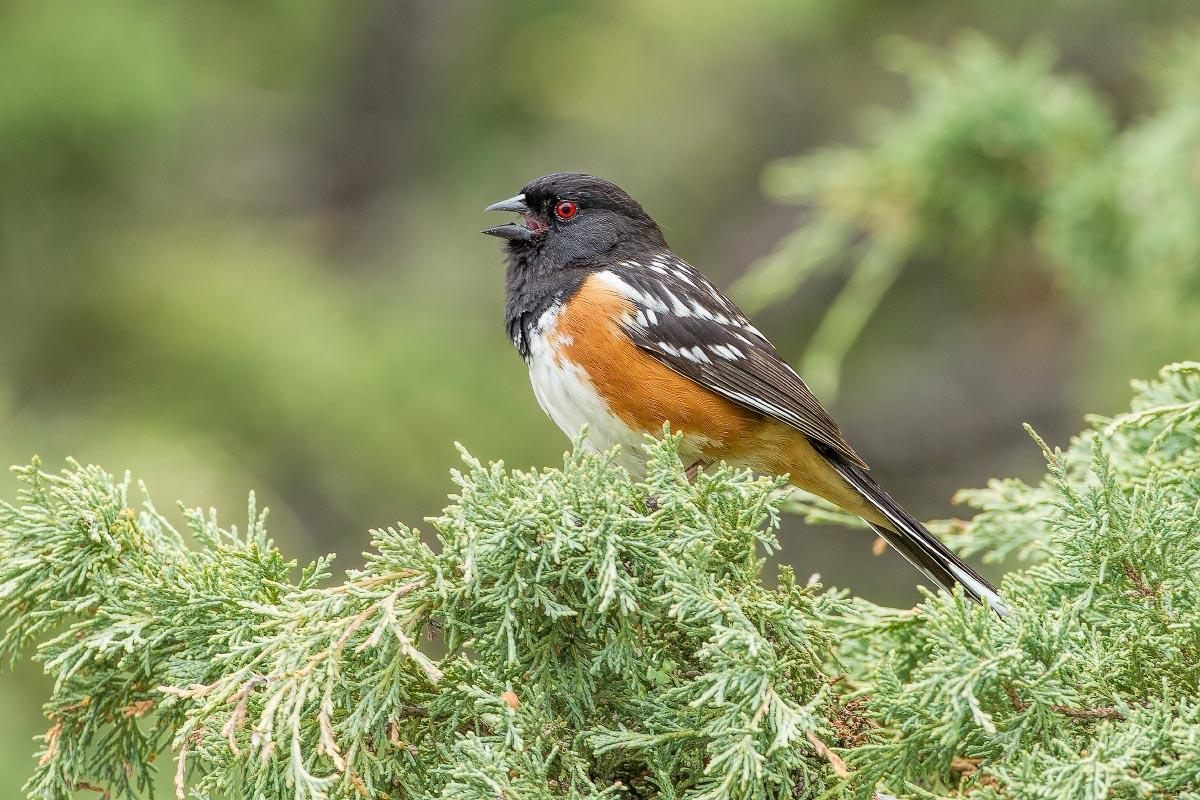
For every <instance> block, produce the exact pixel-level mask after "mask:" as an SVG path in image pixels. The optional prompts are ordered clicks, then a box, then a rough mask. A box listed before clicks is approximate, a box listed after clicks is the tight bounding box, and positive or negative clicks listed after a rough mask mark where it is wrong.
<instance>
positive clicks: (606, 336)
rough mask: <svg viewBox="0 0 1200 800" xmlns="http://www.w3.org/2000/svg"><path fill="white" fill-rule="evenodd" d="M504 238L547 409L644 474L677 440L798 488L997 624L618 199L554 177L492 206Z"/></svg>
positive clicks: (965, 571)
mask: <svg viewBox="0 0 1200 800" xmlns="http://www.w3.org/2000/svg"><path fill="white" fill-rule="evenodd" d="M487 210H488V211H510V212H513V213H516V214H520V215H521V217H522V223H509V224H507V225H500V226H498V227H495V228H489V229H488V230H486V231H484V233H487V234H490V235H492V236H499V237H501V238H503V239H507V240H508V244H507V248H506V249H507V251H508V276H507V305H506V309H505V317H506V323H507V326H508V335H509V338H510V339H512V342H513V344H514V345H516V347H517V350H518V351H519V352H520V354H521V357H522V358H524V359H525V362H526V364H528V366H529V376H530V379H531V381H532V383H533V392H534V394H535V395H536V396H537V400H538V403H540V404H541V406H542V409H543V410H544V411H545V412H546V413H547V414H548V415H549V416H550V418H551V419H552V420H554V422H555V423H556V424H557V425H558V426H559V427H560V428H562V429H563V430H564V431H565V432H566V433H567V434H568V435H572V436H574V435H575V434H576V433H578V432H579V430H580V428H581V427H582V426H583V425H584V423H586V424H587V425H588V443H589V445H590V446H592V447H594V448H596V449H600V450H603V449H608V448H610V447H612V446H613V445H615V444H621V445H622V448H621V456H620V457H621V458H622V459H623V461H624V464H625V466H627V467H629V468H631V469H633V470H638V469H639V468H640V466H641V465H640V464H639V463H638V460H637V459H638V457H639V455H640V454H641V453H642V450H641V448H640V446H639V445H640V443H641V441H642V437H643V434H645V433H655V432H659V431H661V430H662V428H663V423H670V426H671V430H674V431H679V432H681V433H682V434H683V443H682V452H681V455H682V456H683V457H684V459H685V463H687V462H690V461H694V462H695V464H696V465H699V466H702V465H704V464H708V463H710V462H713V461H717V460H725V461H729V462H731V463H737V464H741V465H745V466H748V467H750V468H752V469H754V470H758V471H761V472H768V473H775V474H784V473H787V474H788V475H789V476H790V479H791V482H792V483H793V484H795V485H796V486H799V487H801V488H803V489H807V490H808V491H810V492H813V493H815V494H818V495H820V496H821V497H824V498H825V499H827V500H829V501H831V502H833V503H836V504H837V505H839V506H841V507H842V508H844V509H846V510H847V511H850V512H852V513H854V514H857V515H858V516H860V517H862V518H863V519H864V520H866V521H867V522H868V523H870V525H871V527H873V528H874V529H875V530H876V531H878V533H879V535H880V536H882V537H883V538H884V539H886V540H887V542H888V543H889V544H890V545H891V546H892V547H894V548H896V549H897V550H898V551H900V553H901V554H902V555H903V556H904V557H905V558H907V559H908V560H909V561H910V562H912V563H913V565H915V566H916V567H917V568H918V569H920V570H921V571H922V572H924V573H925V574H926V575H927V576H929V578H930V579H932V580H934V581H936V582H937V583H938V584H940V585H941V586H943V587H945V588H947V589H949V588H952V587H953V586H955V585H956V584H958V585H961V586H962V587H963V589H964V591H965V592H966V594H967V595H968V596H969V597H971V598H974V599H975V600H978V601H985V602H987V603H988V604H989V605H991V606H992V607H993V608H995V609H996V610H997V611H1000V612H1001V613H1003V605H1002V604H1001V601H1000V598H999V596H998V595H997V593H996V590H995V589H994V588H992V586H991V585H990V584H989V583H988V582H987V581H986V580H984V579H983V578H982V577H980V576H979V574H978V573H977V572H975V570H973V569H971V568H970V567H969V566H967V565H966V564H965V563H963V561H962V560H961V559H960V558H959V557H958V556H956V555H955V554H954V553H953V552H951V551H950V549H949V548H948V547H946V546H945V545H944V544H942V543H941V542H940V541H938V540H937V539H936V538H934V536H933V535H932V534H930V533H929V531H927V530H926V529H925V527H924V526H923V525H922V524H921V523H920V522H918V521H917V520H916V519H915V518H914V517H913V516H912V515H911V514H909V513H908V512H907V511H905V510H904V509H903V508H902V507H901V506H900V504H899V503H897V502H896V501H895V500H893V499H892V498H891V496H889V495H888V494H887V492H885V491H883V489H881V488H880V487H879V485H878V484H877V483H875V481H874V480H872V479H871V477H870V476H869V475H868V474H867V464H866V462H864V461H863V460H862V458H861V457H859V455H858V454H857V453H856V452H854V449H853V448H852V447H851V446H850V445H849V444H848V443H847V442H846V440H845V439H844V438H843V437H842V433H841V431H840V430H839V429H838V426H837V423H835V422H834V421H833V419H832V418H831V417H830V416H829V413H828V412H827V411H826V410H825V409H824V408H822V407H821V404H820V403H819V402H818V401H817V399H816V398H815V397H814V396H813V394H812V392H810V391H809V389H808V387H807V386H805V385H804V381H802V380H801V379H800V377H799V376H798V375H797V374H796V372H795V371H794V370H793V369H792V368H791V367H790V366H788V364H787V362H786V361H784V360H783V359H782V358H780V356H779V354H778V353H776V352H775V348H774V347H772V346H771V343H770V342H769V341H767V338H766V337H765V336H763V334H762V333H760V332H759V330H758V329H757V328H755V327H754V325H753V324H751V322H750V320H748V319H747V318H746V315H745V314H743V313H742V312H741V311H740V310H738V308H737V306H735V305H734V304H733V303H732V302H731V301H730V300H729V298H727V297H726V296H725V295H724V294H722V293H721V292H720V291H719V290H718V289H717V288H716V287H715V286H713V285H712V283H710V282H709V281H708V279H707V278H705V277H704V276H703V275H701V274H700V273H699V272H698V271H696V270H695V269H694V268H693V267H691V266H690V265H689V264H687V263H686V262H684V261H683V260H682V259H681V258H679V257H678V256H677V255H675V254H674V253H672V252H671V251H670V249H669V248H668V247H667V243H666V241H665V240H664V239H663V235H662V231H661V230H659V227H658V225H657V224H656V223H655V222H654V220H653V219H651V218H650V215H649V214H647V213H646V212H645V211H644V210H643V209H642V207H641V206H640V205H638V203H637V202H636V201H635V200H633V198H631V197H630V196H629V195H628V194H626V193H625V192H624V191H623V190H622V189H621V188H620V187H618V186H616V185H614V184H612V183H609V182H608V181H605V180H601V179H599V178H594V177H592V176H590V175H580V174H575V173H557V174H554V175H546V176H545V177H542V178H538V179H537V180H535V181H532V182H531V183H529V184H528V185H527V186H526V187H525V188H524V189H523V190H522V191H521V193H520V194H518V195H517V196H515V197H512V198H510V199H508V200H504V201H501V202H499V203H495V204H493V205H491V206H488V208H487Z"/></svg>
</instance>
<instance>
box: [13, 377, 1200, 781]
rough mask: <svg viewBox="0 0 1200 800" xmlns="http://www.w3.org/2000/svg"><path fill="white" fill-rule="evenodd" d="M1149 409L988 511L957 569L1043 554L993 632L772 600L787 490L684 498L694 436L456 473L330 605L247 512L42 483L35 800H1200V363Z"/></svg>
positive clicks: (379, 534)
mask: <svg viewBox="0 0 1200 800" xmlns="http://www.w3.org/2000/svg"><path fill="white" fill-rule="evenodd" d="M1135 391H1136V397H1135V400H1134V403H1133V405H1132V408H1131V411H1130V412H1129V413H1128V414H1125V415H1120V416H1118V417H1116V418H1113V419H1104V418H1094V419H1092V420H1091V425H1090V428H1089V430H1088V431H1086V432H1085V433H1083V434H1081V435H1080V436H1079V437H1077V438H1076V439H1075V440H1074V441H1073V442H1072V443H1071V445H1070V447H1069V448H1068V449H1067V450H1065V451H1057V450H1052V449H1050V448H1049V447H1047V446H1046V445H1045V444H1044V443H1042V442H1041V441H1040V440H1038V443H1039V444H1040V445H1041V446H1042V447H1043V449H1044V451H1045V455H1046V459H1047V463H1048V465H1049V466H1048V472H1047V475H1046V478H1045V479H1044V480H1043V481H1042V482H1041V483H1040V484H1039V485H1037V486H1029V485H1026V484H1024V483H1021V482H1019V481H1004V482H995V483H993V484H992V485H991V486H990V487H989V488H987V489H984V490H976V491H972V492H967V493H963V495H962V497H963V499H964V500H965V501H966V502H968V503H969V504H971V505H973V506H974V507H976V508H977V509H979V510H980V513H979V514H978V515H977V516H976V517H975V518H974V519H973V520H971V521H968V522H960V523H956V524H954V525H947V526H945V528H946V531H947V535H948V536H949V537H951V538H952V539H953V541H954V543H955V546H956V547H960V548H962V547H963V546H964V545H969V547H970V548H971V549H973V550H975V551H977V552H982V553H984V554H985V555H987V554H996V553H999V554H1003V555H1012V554H1017V555H1020V556H1022V557H1023V558H1024V559H1025V560H1026V561H1027V562H1028V566H1026V567H1024V568H1023V569H1021V570H1019V571H1017V572H1013V573H1011V574H1009V575H1008V576H1007V577H1006V579H1005V581H1004V583H1003V585H1002V592H1003V593H1004V595H1005V597H1006V600H1007V602H1008V604H1009V606H1010V608H1011V613H1010V615H1009V617H1008V618H1006V619H1005V620H1003V621H1001V620H1000V619H998V618H997V617H996V616H995V615H994V614H991V613H989V612H988V611H987V610H985V609H982V608H979V607H977V606H974V605H972V604H969V603H967V602H966V601H965V600H964V599H963V598H962V597H961V596H957V595H956V596H949V595H930V597H929V598H928V599H927V600H926V601H925V602H924V603H922V604H921V605H920V606H918V607H917V608H916V609H913V610H897V609H888V608H883V607H879V606H875V605H873V604H870V603H868V602H866V601H863V600H861V599H851V598H849V597H847V596H846V594H845V593H844V592H838V591H830V592H824V591H821V590H820V587H817V586H810V585H800V584H798V583H797V582H796V581H795V580H794V578H793V576H792V574H791V572H790V570H786V569H784V570H781V577H780V580H779V582H778V585H776V586H774V587H768V586H767V585H765V584H764V582H763V580H762V568H763V565H764V561H765V559H764V558H763V554H767V555H769V554H770V553H772V552H773V551H774V550H775V548H776V547H777V546H778V543H777V542H776V540H775V537H774V534H773V533H772V531H773V529H774V527H775V525H776V524H777V522H778V515H779V511H780V509H781V507H782V504H783V503H784V496H783V494H782V493H781V492H780V491H779V490H780V488H781V482H780V481H779V480H777V479H766V478H756V477H754V476H752V475H750V474H748V473H745V472H738V471H736V470H733V469H731V468H728V467H722V468H720V469H718V470H715V471H713V472H712V473H710V474H702V475H700V476H698V477H697V479H696V480H695V481H694V482H691V483H689V482H688V480H687V479H686V477H685V475H684V469H683V464H682V463H681V462H680V460H679V458H678V455H677V453H676V451H675V445H676V440H675V439H674V438H668V439H666V440H665V441H663V442H650V443H648V444H647V447H648V452H649V455H650V464H649V469H648V471H647V474H646V476H645V478H644V479H642V480H635V479H633V478H631V477H630V475H629V474H628V473H626V472H625V471H624V470H622V469H620V468H619V467H617V466H615V465H614V464H613V463H612V460H611V457H610V456H603V455H595V454H591V453H588V452H587V451H586V450H585V449H584V448H582V447H581V446H578V445H577V446H576V447H575V448H574V450H573V451H572V452H571V453H570V454H568V456H567V458H566V460H565V462H564V465H563V467H562V468H561V469H543V470H539V471H534V472H521V471H513V470H507V469H506V468H505V467H504V466H503V465H502V464H492V465H486V466H485V465H483V464H481V463H479V462H478V461H476V460H475V459H473V458H472V457H470V456H469V455H467V454H466V453H465V452H464V459H465V463H466V466H465V468H464V469H463V470H462V471H461V472H459V473H455V475H454V480H455V482H456V484H457V486H458V492H457V494H456V495H455V496H453V497H452V498H451V503H450V505H449V506H448V507H447V508H446V510H445V511H444V512H443V513H442V515H441V516H439V517H437V518H435V519H431V520H430V524H431V525H432V528H433V534H434V538H435V539H436V543H435V545H434V546H429V545H427V544H426V543H424V542H423V541H422V539H421V538H420V536H419V535H418V534H417V532H416V531H414V530H412V529H409V528H403V527H400V528H395V529H387V530H378V531H374V532H373V533H372V547H371V550H370V551H369V553H368V555H367V560H366V564H365V566H364V568H363V569H361V570H351V571H349V572H347V573H346V575H345V578H344V580H342V581H341V582H331V581H330V575H329V569H328V566H329V565H328V560H327V559H324V560H320V561H318V562H316V563H314V564H311V565H309V566H307V567H305V568H303V569H297V567H296V564H295V563H294V562H291V561H288V560H286V559H285V558H284V557H283V556H282V555H281V554H280V553H279V551H278V550H277V549H276V548H275V547H274V545H273V544H272V543H271V541H270V540H269V539H268V538H267V534H266V528H265V514H260V513H259V512H258V511H257V510H256V508H255V504H254V500H253V497H252V498H251V501H250V505H249V509H248V515H247V522H246V524H245V525H244V526H243V527H242V528H241V529H238V528H236V527H223V526H221V525H220V524H218V522H217V519H216V515H215V513H214V512H209V513H207V514H205V513H201V512H200V511H198V510H191V511H185V512H184V514H183V519H184V521H185V523H186V530H183V531H180V530H176V528H175V527H173V525H172V523H171V522H170V521H169V520H168V518H167V517H165V516H164V515H163V514H160V513H159V512H158V511H157V510H156V509H155V507H154V506H153V504H152V503H150V501H149V500H148V499H146V497H145V491H144V489H143V490H141V494H142V500H141V502H140V503H139V504H138V505H139V506H140V508H139V510H135V509H134V504H135V501H133V500H132V499H131V494H133V492H132V483H131V481H130V479H129V478H128V477H125V478H123V479H121V480H116V479H114V478H113V477H112V476H110V475H108V474H106V473H105V472H104V471H102V470H100V469H99V468H96V467H84V466H81V465H78V464H71V465H70V466H69V467H68V468H67V469H66V470H65V471H63V472H61V473H59V474H56V475H51V474H48V473H46V472H44V471H43V470H42V469H41V466H40V465H39V464H38V463H37V462H35V463H34V464H32V465H30V466H29V467H24V468H21V469H18V470H17V471H16V472H17V477H18V479H19V480H20V481H21V482H22V489H21V491H20V494H19V497H18V500H17V502H16V503H15V504H13V505H7V504H5V505H3V506H0V548H2V549H0V613H2V614H3V616H4V618H5V620H6V621H7V628H6V629H5V630H4V633H3V636H2V637H0V652H2V653H3V654H4V655H6V656H7V657H8V658H9V660H10V661H11V660H14V659H16V658H18V657H20V656H21V655H22V654H23V653H25V652H27V651H29V650H30V649H31V648H32V650H33V657H34V658H35V659H37V660H38V661H39V662H40V663H41V664H42V667H43V669H44V670H45V671H46V672H47V674H48V675H49V676H50V677H51V679H52V680H53V687H52V690H51V695H50V699H49V700H48V702H47V704H46V706H45V710H46V715H47V718H48V720H49V722H48V730H47V732H46V733H45V735H44V736H43V737H42V746H41V749H40V751H39V753H38V754H37V760H36V763H35V765H34V768H33V775H32V777H31V778H30V780H29V783H28V785H27V790H28V793H29V796H30V797H33V798H39V799H41V800H52V799H53V800H60V799H61V798H67V797H72V796H73V795H74V793H75V792H76V791H78V790H93V791H99V792H104V793H106V794H107V795H108V796H109V797H113V798H126V797H146V796H148V795H149V794H150V792H151V791H152V785H153V784H154V783H155V782H156V781H157V782H160V783H168V784H170V783H172V782H173V783H174V784H175V786H176V788H177V792H178V793H179V796H181V797H186V796H190V797H193V798H214V800H215V798H226V797H245V798H263V799H264V800H276V799H277V798H279V799H283V798H288V800H291V799H292V798H297V799H298V800H308V799H309V798H312V799H313V800H315V799H316V798H409V797H413V798H419V797H434V796H440V797H443V798H447V800H497V798H536V799H537V800H551V798H562V797H570V798H602V797H604V798H609V797H611V798H618V797H629V798H651V797H662V798H669V799H670V800H675V799H676V798H679V800H768V799H770V800H783V799H784V798H805V797H811V798H817V797H821V798H832V797H852V796H853V797H869V796H871V795H872V794H879V795H880V796H893V795H894V796H896V797H912V796H934V797H957V796H961V795H963V794H966V793H970V794H972V796H974V797H979V798H987V797H1000V796H1005V797H1046V798H1050V797H1053V798H1097V799H1098V798H1102V797H1106V798H1131V799H1132V798H1135V797H1145V796H1162V797H1175V798H1197V797H1200V702H1198V701H1197V696H1198V691H1197V686H1198V685H1200V667H1198V666H1197V662H1198V660H1200V659H1198V658H1197V655H1198V654H1200V624H1197V622H1196V620H1197V618H1198V615H1197V608H1198V606H1200V602H1198V601H1200V578H1198V577H1197V576H1198V575H1200V546H1198V543H1200V514H1198V513H1197V510H1198V509H1200V479H1198V478H1197V475H1200V455H1198V454H1200V364H1196V363H1182V364H1175V365H1171V366H1169V367H1167V368H1165V369H1164V370H1163V372H1162V373H1161V375H1160V376H1159V378H1158V379H1157V380H1155V381H1150V382H1145V383H1138V384H1135ZM800 508H801V510H803V511H804V512H805V513H807V514H810V515H813V516H814V517H816V518H819V519H821V520H836V519H839V517H838V515H837V514H833V513H830V511H829V509H827V508H825V507H824V506H823V505H822V504H820V503H813V502H808V501H805V503H803V504H802V505H801V506H800ZM168 752H172V755H173V756H174V763H173V764H171V765H170V766H169V767H164V768H162V769H160V768H159V766H158V762H157V761H156V759H158V758H159V757H160V755H162V754H165V753H168ZM164 760H165V759H164ZM883 793H890V794H883Z"/></svg>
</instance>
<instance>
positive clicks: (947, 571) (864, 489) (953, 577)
mask: <svg viewBox="0 0 1200 800" xmlns="http://www.w3.org/2000/svg"><path fill="white" fill-rule="evenodd" d="M815 446H816V447H817V450H818V452H820V453H821V455H823V456H825V458H826V459H827V460H828V461H829V463H830V464H831V465H832V466H833V468H834V469H835V470H837V472H838V474H839V475H841V476H842V478H844V479H845V480H846V482H847V483H849V484H850V485H851V486H853V487H854V489H855V490H856V491H858V493H859V494H861V495H862V496H863V497H864V498H866V499H867V501H868V502H870V503H871V505H873V506H874V507H875V508H876V509H878V511H879V513H880V514H882V515H883V516H884V517H885V518H886V519H887V520H888V521H889V522H890V523H891V524H892V527H885V526H883V525H876V524H874V523H871V527H872V528H874V529H875V530H876V532H878V533H879V535H880V536H882V537H883V538H884V540H885V541H886V542H887V543H888V544H890V545H891V546H892V547H894V548H895V549H896V550H897V551H898V552H899V553H900V555H902V556H904V557H905V558H906V559H908V561H909V563H910V564H912V565H913V566H914V567H916V568H917V569H919V570H921V572H923V573H925V575H926V576H928V577H929V579H930V580H932V581H935V582H937V583H938V584H939V585H940V586H942V587H943V588H945V589H946V590H948V591H949V590H952V589H953V588H954V587H955V586H956V585H959V586H962V587H963V591H964V592H965V593H966V595H967V597H970V598H971V599H972V600H975V601H976V602H979V603H985V604H987V605H988V606H991V608H992V609H993V610H995V611H996V613H998V614H999V615H1000V616H1004V615H1005V614H1007V613H1008V608H1007V607H1006V606H1005V605H1004V601H1002V600H1001V599H1000V594H999V593H998V592H997V591H996V589H995V587H994V586H992V585H991V584H990V583H988V582H987V580H985V579H984V578H983V577H982V576H981V575H980V574H979V573H978V572H976V571H975V570H973V569H971V568H970V567H969V566H967V564H966V563H965V562H964V561H963V560H962V559H961V558H959V557H958V556H957V555H955V554H954V551H952V550H951V549H950V548H949V547H947V546H946V545H944V544H942V542H941V541H940V540H939V539H938V538H937V537H935V536H934V535H933V534H932V533H930V532H929V531H928V530H926V528H925V526H924V525H922V524H921V523H920V522H918V521H917V520H916V518H914V517H913V515H912V514H909V513H908V512H907V511H905V510H904V507H903V506H901V505H900V504H899V503H897V502H896V501H895V500H893V499H892V497H891V495H889V494H888V493H887V492H885V491H884V490H883V489H882V488H881V487H880V486H879V484H878V483H876V482H875V481H874V480H873V479H872V478H871V476H869V475H868V474H867V472H866V470H864V469H863V468H862V467H860V466H858V465H857V464H853V463H851V462H850V461H848V460H846V459H844V458H842V457H841V455H840V454H838V453H837V452H835V451H834V450H833V449H832V448H826V447H825V446H823V445H815Z"/></svg>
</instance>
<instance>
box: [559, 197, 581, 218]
mask: <svg viewBox="0 0 1200 800" xmlns="http://www.w3.org/2000/svg"><path fill="white" fill-rule="evenodd" d="M578 211H579V206H577V205H575V204H574V203H572V202H571V201H570V200H563V201H562V202H560V203H559V204H558V205H556V206H555V207H554V216H556V217H558V218H559V219H570V218H571V217H573V216H575V214H576V212H578Z"/></svg>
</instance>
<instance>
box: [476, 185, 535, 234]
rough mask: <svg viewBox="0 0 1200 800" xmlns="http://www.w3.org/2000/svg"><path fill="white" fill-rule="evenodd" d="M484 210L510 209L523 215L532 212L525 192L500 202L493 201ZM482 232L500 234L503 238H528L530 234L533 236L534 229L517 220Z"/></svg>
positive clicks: (509, 210)
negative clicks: (526, 201) (526, 200)
mask: <svg viewBox="0 0 1200 800" xmlns="http://www.w3.org/2000/svg"><path fill="white" fill-rule="evenodd" d="M484 211H508V212H511V213H513V214H520V215H521V216H522V217H524V216H525V215H527V214H529V213H530V211H529V206H527V205H526V204H525V195H524V194H519V195H516V196H515V197H510V198H508V199H507V200H501V201H500V202H499V203H492V204H491V205H490V206H488V207H487V208H485V209H484ZM482 233H486V234H487V235H488V236H499V237H500V238H501V239H528V238H529V237H530V236H533V231H531V230H530V229H529V228H527V227H525V226H524V225H518V224H517V223H515V222H509V223H507V224H505V225H497V226H496V227H494V228H488V229H487V230H485V231H482Z"/></svg>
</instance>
